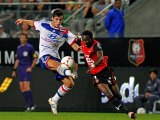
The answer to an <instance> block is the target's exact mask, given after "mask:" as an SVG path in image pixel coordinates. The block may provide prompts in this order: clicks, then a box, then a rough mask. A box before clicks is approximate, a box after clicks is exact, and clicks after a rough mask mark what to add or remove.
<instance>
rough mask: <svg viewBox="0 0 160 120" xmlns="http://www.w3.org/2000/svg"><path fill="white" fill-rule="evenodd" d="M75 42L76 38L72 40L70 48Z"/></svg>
mask: <svg viewBox="0 0 160 120" xmlns="http://www.w3.org/2000/svg"><path fill="white" fill-rule="evenodd" d="M76 41H77V38H74V40H73V42H72V43H71V44H70V46H72V45H73V44H74V43H75V42H76Z"/></svg>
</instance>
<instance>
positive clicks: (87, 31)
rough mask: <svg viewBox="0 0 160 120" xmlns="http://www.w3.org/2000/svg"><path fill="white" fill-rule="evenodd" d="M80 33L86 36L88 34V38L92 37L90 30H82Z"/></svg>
mask: <svg viewBox="0 0 160 120" xmlns="http://www.w3.org/2000/svg"><path fill="white" fill-rule="evenodd" d="M81 35H86V36H88V37H89V38H90V39H93V33H92V32H91V31H89V30H85V31H83V32H82V34H81Z"/></svg>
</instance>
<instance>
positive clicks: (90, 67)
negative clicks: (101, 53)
mask: <svg viewBox="0 0 160 120" xmlns="http://www.w3.org/2000/svg"><path fill="white" fill-rule="evenodd" d="M93 68H95V64H94V63H92V64H90V66H89V71H91V70H92V69H93Z"/></svg>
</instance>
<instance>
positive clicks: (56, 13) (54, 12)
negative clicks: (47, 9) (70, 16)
mask: <svg viewBox="0 0 160 120" xmlns="http://www.w3.org/2000/svg"><path fill="white" fill-rule="evenodd" d="M51 14H52V17H55V16H58V17H59V16H63V15H64V13H63V10H62V9H60V8H56V9H53V10H52V11H51Z"/></svg>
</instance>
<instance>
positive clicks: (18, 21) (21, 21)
mask: <svg viewBox="0 0 160 120" xmlns="http://www.w3.org/2000/svg"><path fill="white" fill-rule="evenodd" d="M23 21H24V19H18V20H17V21H16V22H15V23H16V24H17V25H19V24H22V23H23Z"/></svg>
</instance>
